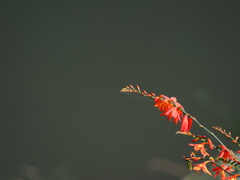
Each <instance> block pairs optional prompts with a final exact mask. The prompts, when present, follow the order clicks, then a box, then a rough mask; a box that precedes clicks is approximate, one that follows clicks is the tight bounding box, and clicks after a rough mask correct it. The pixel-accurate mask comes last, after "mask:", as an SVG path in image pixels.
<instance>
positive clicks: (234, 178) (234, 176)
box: [222, 174, 240, 180]
mask: <svg viewBox="0 0 240 180" xmlns="http://www.w3.org/2000/svg"><path fill="white" fill-rule="evenodd" d="M238 176H240V174H235V175H232V176H229V177H224V178H222V180H225V179H229V180H237V177H238Z"/></svg>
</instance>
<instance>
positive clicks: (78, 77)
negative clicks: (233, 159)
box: [0, 0, 240, 180]
mask: <svg viewBox="0 0 240 180" xmlns="http://www.w3.org/2000/svg"><path fill="white" fill-rule="evenodd" d="M239 5H240V3H239V1H205V0H203V1H178V0H175V1H174V0H173V1H141V0H139V1H131V0H130V1H105V0H103V1H97V0H95V1H94V0H89V1H85V0H82V1H81V0H79V1H73V0H70V1H64V0H59V1H17V0H12V1H7V0H2V1H1V3H0V9H1V16H0V19H1V29H0V31H1V33H0V36H1V66H0V82H1V88H0V92H1V95H0V105H1V108H0V110H1V113H0V115H1V121H0V122H1V126H0V133H1V135H0V143H1V148H0V152H1V153H0V179H3V180H17V179H18V180H22V179H24V180H25V179H27V178H28V179H41V178H42V179H49V178H52V179H58V180H61V179H65V180H70V179H75V180H80V179H84V180H95V179H101V180H112V179H114V180H146V179H147V180H157V179H158V180H159V179H169V180H176V179H181V178H183V177H184V176H185V175H187V174H188V173H189V172H188V170H187V168H186V167H185V164H184V161H183V159H182V156H183V155H186V156H187V155H189V152H190V151H191V148H190V147H188V145H187V144H188V143H189V142H190V140H191V139H190V138H188V137H185V136H181V135H175V132H176V131H178V129H179V127H178V126H176V125H174V124H173V123H172V122H167V121H165V119H166V118H165V117H161V116H159V112H158V111H157V110H156V109H154V107H153V103H152V102H149V101H148V100H147V99H146V98H144V97H138V96H134V95H126V94H121V93H120V89H121V88H123V87H124V86H126V85H128V84H133V85H136V84H138V85H140V86H141V88H142V89H145V90H147V91H149V92H155V93H156V94H165V95H167V96H175V97H177V98H178V101H179V102H180V103H181V104H182V105H183V106H184V107H185V109H186V110H187V111H188V112H190V113H191V114H192V115H194V116H195V117H196V118H197V119H199V120H200V121H201V122H202V123H203V124H205V125H206V126H207V127H211V126H212V125H218V126H222V127H224V128H226V129H227V130H228V131H231V132H232V134H233V135H239V134H240V132H239V125H240V123H239V121H240V118H239V116H238V112H239V109H238V108H239V107H238V106H239V103H238V101H239V91H240V86H239V65H240V61H239V48H240V38H239V32H240V25H239V15H240V13H239ZM194 132H198V129H197V127H196V126H195V129H194ZM231 148H233V149H234V148H235V147H234V146H233V147H231Z"/></svg>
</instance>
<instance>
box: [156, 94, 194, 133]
mask: <svg viewBox="0 0 240 180" xmlns="http://www.w3.org/2000/svg"><path fill="white" fill-rule="evenodd" d="M154 102H155V107H157V108H158V109H159V110H160V111H163V113H162V114H160V115H162V116H167V117H168V118H167V120H168V121H173V122H174V123H175V124H178V122H179V121H180V122H182V124H181V130H180V131H181V132H187V131H190V129H191V127H192V118H191V117H189V115H188V114H186V115H184V116H183V110H184V108H183V106H182V105H181V104H180V103H178V102H177V98H175V97H171V98H169V97H167V96H164V95H160V96H157V97H156V98H155V99H154Z"/></svg>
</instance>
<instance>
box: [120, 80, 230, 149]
mask: <svg viewBox="0 0 240 180" xmlns="http://www.w3.org/2000/svg"><path fill="white" fill-rule="evenodd" d="M121 92H134V93H138V94H140V95H142V96H145V97H150V98H153V99H156V98H158V99H161V100H165V99H164V98H159V97H157V96H156V95H155V94H154V93H147V92H146V91H141V90H140V88H139V86H137V89H135V88H134V87H133V86H132V85H130V87H129V86H126V87H125V88H123V89H122V90H121ZM169 102H170V103H171V104H172V105H173V106H176V104H175V103H174V102H172V101H169ZM178 108H179V109H180V110H181V111H182V112H183V113H184V114H187V115H188V116H189V117H190V118H191V119H192V120H193V121H194V122H195V123H196V124H198V125H199V127H200V128H202V129H204V130H205V131H206V132H207V133H209V134H210V135H211V136H212V137H213V138H214V139H215V140H216V141H217V142H218V143H219V144H221V145H223V146H225V145H224V144H223V142H222V141H221V140H220V139H218V137H217V136H216V135H215V134H214V133H213V132H212V131H210V130H209V129H208V128H206V127H205V126H203V125H202V124H201V123H199V122H198V120H197V119H196V118H195V117H193V116H192V115H191V114H189V113H187V112H186V111H185V110H184V109H183V108H180V107H178ZM225 147H226V146H225Z"/></svg>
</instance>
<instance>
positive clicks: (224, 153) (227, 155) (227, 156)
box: [218, 145, 233, 160]
mask: <svg viewBox="0 0 240 180" xmlns="http://www.w3.org/2000/svg"><path fill="white" fill-rule="evenodd" d="M219 147H222V151H221V152H220V154H219V155H218V158H223V159H226V160H228V159H233V157H232V155H231V153H230V151H229V150H228V149H227V148H226V147H225V146H223V145H219Z"/></svg>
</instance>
